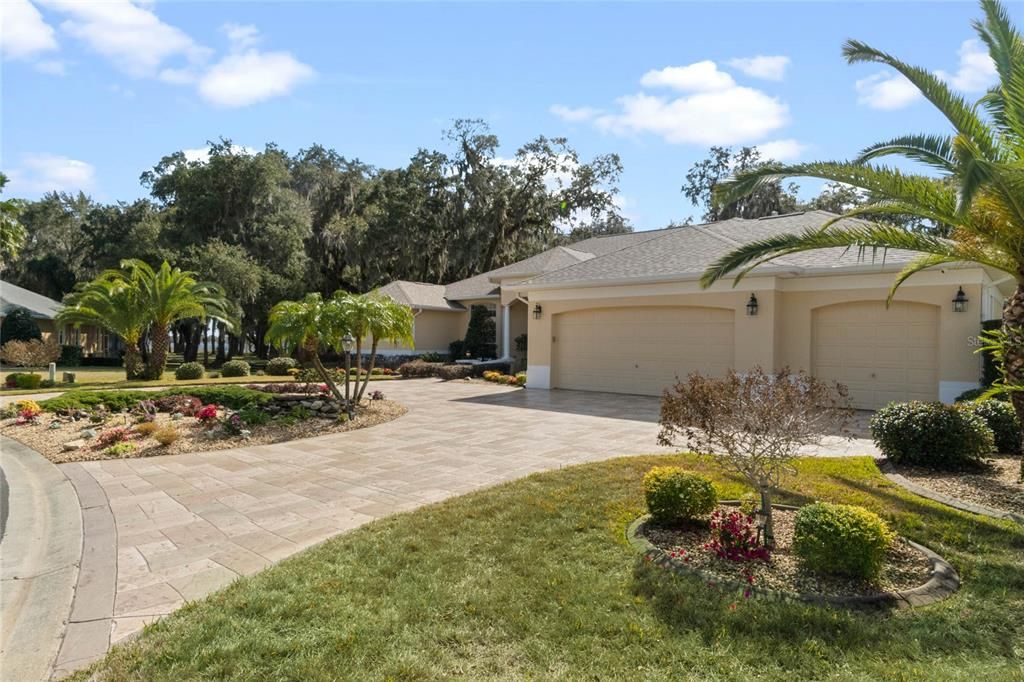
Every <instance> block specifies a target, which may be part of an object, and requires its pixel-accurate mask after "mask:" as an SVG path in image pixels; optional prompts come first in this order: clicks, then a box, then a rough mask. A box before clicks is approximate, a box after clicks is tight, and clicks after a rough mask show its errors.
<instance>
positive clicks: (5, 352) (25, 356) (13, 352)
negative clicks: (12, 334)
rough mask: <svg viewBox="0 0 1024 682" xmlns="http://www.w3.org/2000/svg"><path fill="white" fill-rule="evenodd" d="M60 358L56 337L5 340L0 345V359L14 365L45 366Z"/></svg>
mask: <svg viewBox="0 0 1024 682" xmlns="http://www.w3.org/2000/svg"><path fill="white" fill-rule="evenodd" d="M58 358H60V344H58V343H57V340H56V339H53V338H49V339H46V340H45V341H41V340H40V339H32V340H31V341H7V342H5V343H4V345H3V346H2V347H0V360H3V361H4V362H6V363H7V364H9V365H14V366H16V367H45V366H46V365H48V364H50V363H51V362H56V361H57V360H58Z"/></svg>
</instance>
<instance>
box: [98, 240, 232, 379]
mask: <svg viewBox="0 0 1024 682" xmlns="http://www.w3.org/2000/svg"><path fill="white" fill-rule="evenodd" d="M111 276H112V277H115V278H116V279H119V280H120V281H122V282H124V284H125V286H129V287H131V288H133V289H134V290H135V291H136V295H137V296H138V297H139V300H140V301H141V302H142V305H143V306H144V307H145V308H146V310H147V311H148V313H149V319H150V328H149V338H150V344H151V347H150V352H149V359H148V361H147V363H146V371H145V376H146V378H147V379H159V378H161V377H162V376H163V373H164V368H165V367H166V365H167V350H168V341H167V335H168V332H169V331H170V328H171V325H172V324H174V323H175V322H177V321H179V320H184V319H188V318H199V319H200V320H205V319H206V318H207V317H209V318H213V319H215V320H218V321H221V322H224V323H225V324H226V325H227V326H228V329H229V331H234V330H235V329H236V327H237V324H236V316H235V315H234V312H233V310H232V306H231V303H230V302H229V301H228V300H227V298H226V297H225V295H224V290H223V289H221V287H220V286H218V285H216V284H214V283H212V282H201V281H199V280H197V279H196V274H195V273H194V272H189V271H187V270H181V269H180V268H176V267H175V268H172V267H171V266H170V264H168V263H167V261H164V262H163V264H162V265H161V266H160V267H159V268H157V269H156V270H154V269H153V268H152V267H150V266H149V265H148V264H147V263H145V262H144V261H141V260H135V259H131V260H124V261H121V270H120V271H118V270H114V271H111Z"/></svg>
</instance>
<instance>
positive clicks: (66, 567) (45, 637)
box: [0, 436, 82, 680]
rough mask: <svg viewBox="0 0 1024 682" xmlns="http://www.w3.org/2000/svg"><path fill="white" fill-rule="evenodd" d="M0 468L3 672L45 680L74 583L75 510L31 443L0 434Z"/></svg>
mask: <svg viewBox="0 0 1024 682" xmlns="http://www.w3.org/2000/svg"><path fill="white" fill-rule="evenodd" d="M0 468H2V469H3V471H4V475H5V477H6V479H7V481H8V483H9V485H10V488H9V514H8V517H7V524H6V528H5V531H4V534H3V539H2V541H0V579H2V584H3V611H2V623H3V626H2V628H0V631H2V639H0V641H2V646H0V650H2V657H3V675H4V678H5V679H11V680H45V679H47V678H49V677H50V673H51V670H52V667H53V664H54V661H55V659H56V657H57V653H58V651H59V648H60V645H61V642H62V640H63V638H64V633H65V630H66V624H67V622H68V618H69V614H70V611H71V604H72V600H73V597H74V592H75V583H76V581H77V580H78V575H79V565H80V560H81V550H82V515H81V512H80V510H79V504H78V499H77V496H76V494H75V490H74V488H73V487H72V485H71V483H70V482H69V481H68V479H67V478H66V477H65V476H64V474H63V473H62V472H61V470H60V469H58V468H57V467H56V466H55V465H53V464H52V463H50V462H49V461H48V460H47V459H45V458H44V457H43V456H42V455H40V454H39V453H37V452H35V451H34V450H32V449H31V448H28V447H26V446H24V445H22V444H21V443H19V442H17V441H14V440H11V439H10V438H6V437H2V436H0Z"/></svg>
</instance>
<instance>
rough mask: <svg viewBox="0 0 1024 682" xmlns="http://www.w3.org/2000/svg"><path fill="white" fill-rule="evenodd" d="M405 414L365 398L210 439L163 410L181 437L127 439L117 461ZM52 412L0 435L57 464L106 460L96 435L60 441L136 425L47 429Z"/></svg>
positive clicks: (265, 440) (114, 420)
mask: <svg viewBox="0 0 1024 682" xmlns="http://www.w3.org/2000/svg"><path fill="white" fill-rule="evenodd" d="M406 412H407V408H406V407H405V406H404V405H402V404H400V403H396V402H394V401H391V400H372V401H364V402H363V405H362V406H361V407H360V409H359V410H358V411H357V412H356V414H355V417H354V418H353V419H352V420H351V421H348V422H342V421H339V420H337V419H321V418H318V417H312V418H310V419H305V420H303V421H299V422H296V423H294V424H286V423H282V422H281V421H274V422H271V423H268V424H264V425H262V426H251V427H246V428H247V429H249V430H250V431H251V433H250V435H249V436H247V437H244V438H243V437H241V436H230V437H216V438H210V437H208V436H207V435H206V430H205V429H204V427H203V426H202V424H200V423H199V421H198V420H196V419H195V418H193V417H183V418H181V419H179V420H176V421H175V420H172V419H171V416H170V415H169V414H167V413H164V412H161V413H159V414H158V415H157V417H156V423H158V424H160V425H161V426H164V425H173V426H174V427H175V428H176V429H177V430H178V433H179V434H180V438H178V440H177V441H175V442H174V443H172V444H171V445H167V446H162V445H160V444H159V443H157V442H156V441H155V440H153V439H152V438H151V437H143V436H142V435H141V434H137V435H135V436H134V437H133V438H132V439H131V440H130V441H129V442H131V443H133V444H134V445H135V446H136V447H135V449H134V450H133V451H132V452H130V453H127V454H125V455H122V456H121V457H118V458H117V459H122V458H129V457H152V456H155V455H180V454H185V453H190V452H209V451H211V450H226V449H229V448H240V447H248V446H251V445H267V444H269V443H281V442H284V441H290V440H298V439H301V438H312V437H314V436H323V435H325V434H329V433H340V432H342V431H352V430H354V429H363V428H366V427H368V426H376V425H377V424H383V423H385V422H389V421H391V420H392V419H397V418H398V417H401V416H402V415H403V414H405V413H406ZM54 419H57V417H56V416H55V415H52V414H50V413H43V415H42V416H41V417H40V418H39V420H38V423H35V424H16V423H15V420H14V419H5V420H3V421H2V422H0V433H2V434H3V435H5V436H7V437H9V438H13V439H14V440H17V441H21V442H22V443H24V444H25V445H27V446H29V447H30V448H32V449H33V450H35V451H36V452H38V453H40V454H42V455H43V456H44V457H46V458H47V459H48V460H50V461H51V462H54V463H55V464H61V463H64V462H84V461H90V460H99V459H108V458H109V457H108V456H107V455H105V454H104V452H103V448H101V447H98V445H97V444H96V442H95V439H91V440H88V441H86V446H85V447H83V448H80V449H78V450H68V451H66V450H64V449H63V445H64V444H65V443H67V442H68V441H72V440H76V439H79V438H81V431H82V430H83V429H87V428H92V429H95V430H96V431H97V432H98V433H102V432H103V431H106V430H108V429H112V428H114V427H117V426H126V425H127V426H134V423H135V422H134V415H131V414H120V413H114V414H112V415H111V416H110V417H109V418H108V419H107V421H106V422H105V423H103V424H99V425H97V424H91V423H89V422H88V421H85V420H83V421H77V422H75V421H69V420H64V421H63V423H61V424H60V426H59V428H52V429H51V428H50V424H51V423H52V422H53V420H54Z"/></svg>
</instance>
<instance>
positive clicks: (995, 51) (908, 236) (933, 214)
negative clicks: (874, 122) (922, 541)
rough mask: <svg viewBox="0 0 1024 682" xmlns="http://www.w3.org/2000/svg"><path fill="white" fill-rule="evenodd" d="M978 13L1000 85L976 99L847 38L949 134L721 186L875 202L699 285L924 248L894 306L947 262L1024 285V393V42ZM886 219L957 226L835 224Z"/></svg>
mask: <svg viewBox="0 0 1024 682" xmlns="http://www.w3.org/2000/svg"><path fill="white" fill-rule="evenodd" d="M981 7H982V11H983V13H984V20H983V21H975V22H974V24H973V26H974V29H975V31H976V32H977V34H978V36H979V37H980V38H981V41H982V42H983V43H984V44H985V45H986V46H987V48H988V52H989V55H990V56H991V58H992V61H993V62H994V63H995V67H996V71H997V73H998V76H999V82H998V83H996V85H995V86H993V87H992V88H991V89H990V90H989V91H988V92H987V93H986V94H985V95H984V96H983V97H981V99H980V100H978V102H977V103H975V104H970V103H968V102H967V101H966V100H965V99H964V98H963V97H962V96H960V95H958V94H956V93H954V92H953V91H952V90H950V88H949V87H948V86H947V85H946V83H945V82H943V81H942V80H941V79H940V78H938V77H937V76H935V75H934V74H932V73H931V72H929V71H927V70H925V69H923V68H920V67H916V66H910V65H908V64H906V63H904V62H902V61H900V60H899V59H897V58H895V57H893V56H892V55H889V54H887V53H885V52H882V51H880V50H876V49H875V48H873V47H870V46H868V45H866V44H864V43H861V42H858V41H855V40H851V41H848V42H847V43H846V44H845V45H844V46H843V54H844V55H845V57H846V60H847V61H848V62H849V63H856V62H873V63H879V64H885V65H888V66H890V67H892V68H893V69H895V70H896V71H898V72H899V73H900V74H902V75H903V76H905V77H906V78H907V79H908V80H909V81H910V82H911V83H913V84H914V86H915V87H917V89H918V90H920V91H921V94H923V95H924V96H925V98H926V99H928V101H930V102H931V103H932V105H933V106H934V107H935V108H936V109H938V111H939V113H941V114H942V115H943V116H944V117H945V118H946V120H947V121H948V122H949V123H950V125H951V127H952V131H951V132H950V133H949V134H946V135H925V134H911V135H905V136H902V137H897V138H895V139H893V140H889V141H886V142H881V143H879V144H875V145H872V146H870V147H868V148H867V149H865V150H864V151H862V152H861V154H860V156H859V157H858V158H857V159H855V160H853V161H846V162H843V161H840V162H831V161H829V162H818V163H806V164H796V165H789V166H786V165H781V164H770V165H767V166H765V167H762V168H758V169H756V170H753V171H751V172H747V173H742V174H740V175H739V176H737V177H735V178H732V179H730V180H729V181H727V182H725V183H722V184H720V185H719V186H718V188H716V192H715V200H716V202H718V203H722V204H728V203H731V202H732V201H735V200H736V199H737V198H739V197H742V196H745V195H746V194H749V193H750V192H752V191H754V190H756V189H757V188H758V187H760V186H762V185H764V184H765V183H769V182H775V181H778V180H780V179H782V178H789V177H800V176H804V177H814V178H822V179H825V180H831V181H835V182H843V183H847V184H849V185H853V186H855V187H858V188H861V189H863V190H865V191H866V192H867V194H868V197H869V201H868V202H867V203H866V204H865V205H863V206H860V207H858V208H855V209H853V210H851V211H849V212H847V213H846V214H844V215H843V216H840V217H837V218H835V219H833V220H829V221H827V222H826V223H825V224H824V225H822V226H820V227H819V228H816V229H810V230H807V231H805V232H803V233H801V234H789V235H780V236H776V237H770V238H768V239H763V240H758V241H755V242H752V243H749V244H746V245H744V246H742V247H740V248H738V249H736V250H735V251H733V252H732V253H729V254H727V255H726V256H724V257H723V258H721V259H720V260H718V261H717V262H715V263H713V264H712V265H711V266H710V267H709V268H708V270H707V271H706V272H705V273H704V276H703V278H702V280H701V283H702V285H703V286H705V287H708V286H710V285H711V284H712V283H714V282H716V281H717V280H719V279H721V278H723V277H725V276H727V275H729V274H730V273H735V279H734V282H738V281H739V280H740V279H741V278H742V277H743V276H744V275H745V274H747V273H748V272H750V271H751V270H752V269H754V268H755V267H757V266H758V265H761V264H762V263H765V262H768V261H770V260H772V259H774V258H778V257H780V256H785V255H787V254H792V253H797V252H801V251H810V250H814V249H823V248H829V247H835V246H842V247H854V248H856V249H859V250H860V251H861V253H864V252H866V251H867V250H885V249H907V250H910V251H916V252H918V253H920V254H921V255H920V256H919V257H918V258H916V259H915V260H913V261H912V262H910V263H909V264H908V265H907V266H906V267H905V268H904V269H903V271H902V272H900V273H899V274H898V275H897V276H896V279H895V281H894V282H893V285H892V288H891V289H890V291H889V299H888V300H889V301H891V300H892V297H893V295H894V293H895V291H896V289H897V288H898V287H899V286H900V285H901V284H902V283H903V282H904V281H906V280H907V278H909V277H911V276H912V275H914V274H915V273H917V272H920V271H922V270H925V269H927V268H931V267H934V266H937V265H942V264H944V263H960V262H974V263H978V264H980V265H983V266H986V267H989V268H993V269H995V270H1000V271H1003V272H1006V273H1008V274H1009V275H1010V276H1012V277H1013V278H1015V279H1016V281H1017V289H1016V291H1015V292H1014V293H1013V295H1011V296H1010V298H1009V300H1008V301H1007V302H1006V305H1005V306H1004V308H1003V320H1002V331H1003V334H1002V335H1001V336H1000V343H1001V345H1002V352H1003V359H1004V362H1003V367H1002V372H1003V381H1004V383H1005V385H1006V386H1008V387H1009V388H1010V389H1015V388H1018V387H1024V40H1022V38H1021V35H1020V34H1019V33H1018V32H1017V30H1016V29H1015V28H1014V27H1013V25H1012V24H1011V22H1010V20H1009V18H1008V16H1007V14H1006V10H1005V9H1004V7H1003V6H1002V5H1001V4H1000V3H999V2H997V0H982V2H981ZM984 113H987V116H984V115H983V114H984ZM886 156H901V157H904V158H907V159H910V160H911V161H915V162H919V163H923V164H925V165H926V166H928V167H930V168H931V169H932V170H933V171H935V172H936V173H937V175H938V178H936V177H928V176H924V175H915V174H905V173H901V172H900V171H898V170H896V169H894V168H889V167H885V166H881V165H877V164H872V163H869V162H870V161H873V160H875V159H880V158H883V157H886ZM887 214H888V215H893V214H898V215H904V216H911V217H916V218H921V219H925V220H927V221H931V222H934V223H936V224H945V225H947V226H949V227H950V228H951V232H950V234H951V236H950V238H948V239H945V238H941V237H937V236H932V235H929V234H922V233H918V232H910V231H907V230H903V229H900V228H897V227H893V226H889V225H879V224H873V223H857V224H854V225H853V226H839V225H836V222H837V221H839V220H841V219H842V218H846V217H855V216H866V217H868V218H870V217H872V216H881V217H884V216H885V215H887ZM1011 400H1012V402H1013V406H1014V409H1015V410H1016V412H1017V416H1018V417H1020V419H1021V421H1022V423H1024V391H1021V390H1011ZM1022 466H1024V465H1022Z"/></svg>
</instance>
